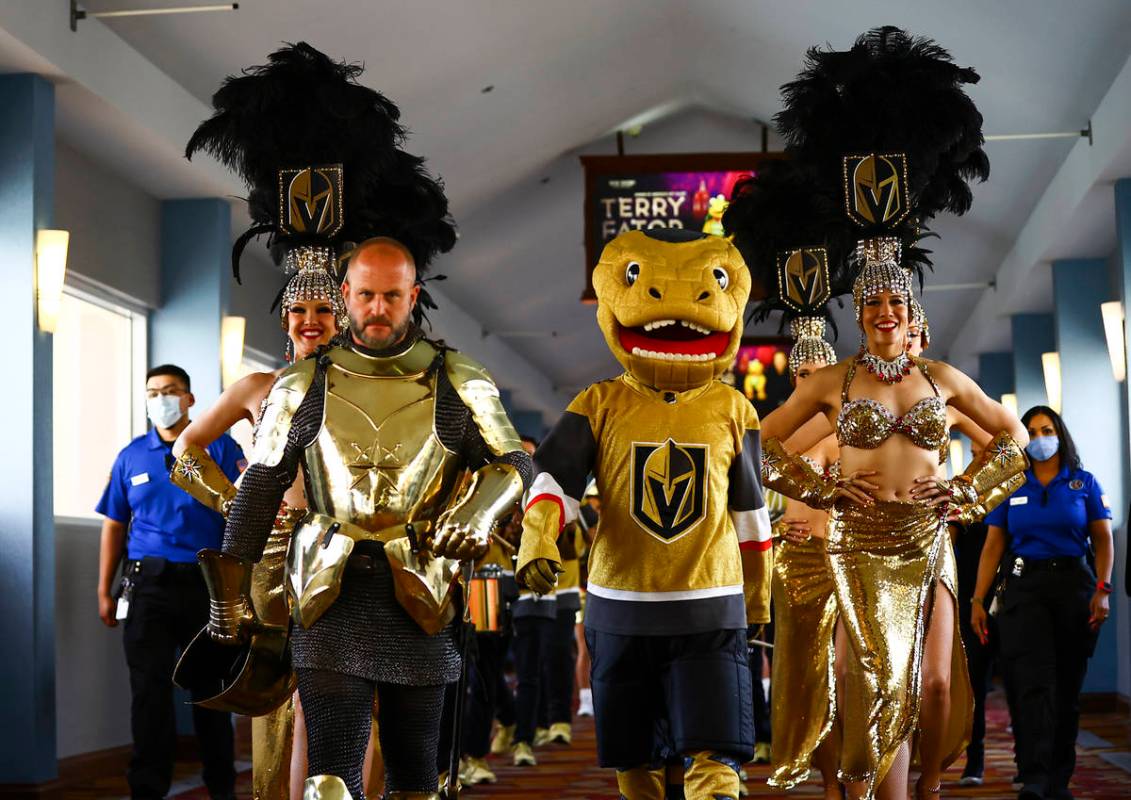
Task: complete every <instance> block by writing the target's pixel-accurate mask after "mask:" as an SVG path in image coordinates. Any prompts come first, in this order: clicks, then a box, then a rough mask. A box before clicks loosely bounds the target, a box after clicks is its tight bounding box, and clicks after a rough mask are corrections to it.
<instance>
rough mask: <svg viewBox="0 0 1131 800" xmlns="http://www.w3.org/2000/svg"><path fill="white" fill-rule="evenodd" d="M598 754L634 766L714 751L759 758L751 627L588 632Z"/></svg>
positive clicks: (609, 762)
mask: <svg viewBox="0 0 1131 800" xmlns="http://www.w3.org/2000/svg"><path fill="white" fill-rule="evenodd" d="M585 641H586V643H587V644H588V646H589V657H590V659H591V662H592V681H591V682H592V687H593V708H594V711H595V718H596V725H597V759H598V761H599V762H600V764H601V766H602V767H617V768H619V769H631V768H633V767H638V766H640V765H642V764H654V763H658V762H660V761H662V760H663V759H665V758H668V757H670V756H673V755H679V754H684V753H691V752H695V751H697V750H709V751H711V752H714V753H720V754H725V755H728V756H731V757H733V758H735V759H737V760H738V761H740V762H744V761H748V760H750V758H751V757H752V756H753V755H754V712H753V708H752V690H751V683H750V667H749V665H748V663H747V654H746V637H745V631H741V630H719V631H708V632H706V633H693V634H687V635H683V636H625V635H620V634H615V633H603V632H601V631H595V630H592V629H590V628H586V630H585Z"/></svg>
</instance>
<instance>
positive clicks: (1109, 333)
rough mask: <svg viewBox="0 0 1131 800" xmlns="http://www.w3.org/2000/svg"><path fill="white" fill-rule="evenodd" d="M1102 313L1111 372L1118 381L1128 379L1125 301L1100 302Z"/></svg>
mask: <svg viewBox="0 0 1131 800" xmlns="http://www.w3.org/2000/svg"><path fill="white" fill-rule="evenodd" d="M1100 314H1102V315H1103V319H1104V337H1105V338H1106V339H1107V355H1108V358H1110V359H1111V374H1112V376H1113V377H1114V378H1115V381H1116V383H1122V382H1123V381H1124V380H1126V379H1127V351H1126V349H1125V348H1124V344H1123V303H1121V302H1119V301H1118V300H1112V301H1111V302H1110V303H1100Z"/></svg>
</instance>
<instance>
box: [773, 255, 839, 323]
mask: <svg viewBox="0 0 1131 800" xmlns="http://www.w3.org/2000/svg"><path fill="white" fill-rule="evenodd" d="M778 296H779V297H780V298H781V301H782V302H783V303H784V304H785V305H787V306H788V307H789V308H791V309H793V310H794V311H796V312H798V313H800V314H807V313H811V312H813V311H815V310H816V309H818V308H820V307H821V306H823V305H824V304H825V303H827V302H828V300H829V296H830V290H829V255H828V251H827V250H825V248H823V247H799V248H797V249H796V250H789V251H787V252H784V253H781V254H779V255H778Z"/></svg>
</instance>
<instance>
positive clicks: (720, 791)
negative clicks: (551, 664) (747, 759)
mask: <svg viewBox="0 0 1131 800" xmlns="http://www.w3.org/2000/svg"><path fill="white" fill-rule="evenodd" d="M687 755H688V756H690V760H689V761H688V762H687V764H688V766H687V768H686V769H685V770H684V773H683V791H684V795H685V796H686V797H687V798H688V800H699V798H706V797H710V798H716V799H717V800H738V798H739V796H740V792H741V790H740V787H741V783H740V781H739V780H738V770H739V765H738V762H736V761H734V760H732V759H730V758H728V757H726V756H723V755H719V754H717V753H711V752H709V751H706V750H700V751H698V752H695V753H688V754H687Z"/></svg>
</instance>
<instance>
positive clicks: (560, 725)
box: [546, 722, 573, 744]
mask: <svg viewBox="0 0 1131 800" xmlns="http://www.w3.org/2000/svg"><path fill="white" fill-rule="evenodd" d="M546 739H547V740H548V741H549V742H552V743H554V744H572V743H573V729H572V728H571V727H570V724H569V723H568V722H555V723H554V724H553V725H551V726H550V731H549V733H548V734H547V736H546Z"/></svg>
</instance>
